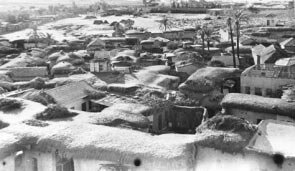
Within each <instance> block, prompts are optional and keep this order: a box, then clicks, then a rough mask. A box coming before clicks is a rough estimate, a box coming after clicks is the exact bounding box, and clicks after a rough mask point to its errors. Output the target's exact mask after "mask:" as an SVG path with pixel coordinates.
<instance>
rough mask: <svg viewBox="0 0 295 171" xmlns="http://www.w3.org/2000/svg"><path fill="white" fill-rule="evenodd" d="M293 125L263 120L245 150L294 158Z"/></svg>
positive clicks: (294, 131) (294, 124)
mask: <svg viewBox="0 0 295 171" xmlns="http://www.w3.org/2000/svg"><path fill="white" fill-rule="evenodd" d="M294 142H295V123H291V122H284V121H277V120H264V121H262V122H261V123H260V124H259V126H258V131H257V133H256V134H255V135H254V136H253V138H252V140H251V141H250V143H249V144H248V146H247V147H246V148H248V149H251V150H255V151H259V152H264V153H268V154H275V153H280V154H282V155H284V156H285V157H295V149H294V145H295V143H294Z"/></svg>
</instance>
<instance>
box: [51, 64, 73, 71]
mask: <svg viewBox="0 0 295 171" xmlns="http://www.w3.org/2000/svg"><path fill="white" fill-rule="evenodd" d="M74 69H75V67H74V66H73V65H72V64H71V63H69V62H59V63H58V64H56V65H54V66H53V67H52V69H51V72H52V73H53V74H55V73H58V72H60V71H67V72H69V73H70V72H71V71H73V70H74Z"/></svg>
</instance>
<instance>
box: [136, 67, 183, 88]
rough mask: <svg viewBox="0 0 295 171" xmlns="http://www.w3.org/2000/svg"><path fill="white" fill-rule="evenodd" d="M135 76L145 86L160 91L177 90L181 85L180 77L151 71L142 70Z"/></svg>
mask: <svg viewBox="0 0 295 171" xmlns="http://www.w3.org/2000/svg"><path fill="white" fill-rule="evenodd" d="M135 75H136V77H137V78H138V80H139V81H140V83H142V84H143V85H146V86H149V87H154V88H159V89H167V90H169V89H175V88H177V86H178V85H179V83H180V78H179V77H176V76H171V75H166V74H159V73H157V72H154V71H149V70H141V71H139V72H137V73H136V74H135Z"/></svg>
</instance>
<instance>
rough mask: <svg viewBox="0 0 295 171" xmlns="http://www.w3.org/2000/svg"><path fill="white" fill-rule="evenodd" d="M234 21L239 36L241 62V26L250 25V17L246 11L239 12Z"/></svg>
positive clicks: (236, 13) (238, 50)
mask: <svg viewBox="0 0 295 171" xmlns="http://www.w3.org/2000/svg"><path fill="white" fill-rule="evenodd" d="M234 20H235V29H236V34H237V57H238V60H240V31H241V24H243V23H248V21H249V17H248V15H246V14H245V10H243V9H242V10H237V11H236V12H235V13H234Z"/></svg>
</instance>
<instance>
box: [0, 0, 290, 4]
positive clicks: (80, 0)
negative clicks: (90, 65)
mask: <svg viewBox="0 0 295 171" xmlns="http://www.w3.org/2000/svg"><path fill="white" fill-rule="evenodd" d="M73 1H75V2H76V3H77V4H90V3H95V2H97V1H99V0H50V1H48V0H0V4H2V5H3V4H5V3H35V4H58V3H61V4H70V3H72V2H73ZM158 1H161V2H166V3H167V2H168V3H169V2H170V0H158ZM207 1H214V0H207ZM218 1H223V2H249V3H252V2H268V1H274V0H218ZM280 1H285V2H286V1H290V0H280ZM105 2H107V3H110V4H121V3H124V4H130V3H136V4H137V3H139V4H140V3H142V0H105Z"/></svg>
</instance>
